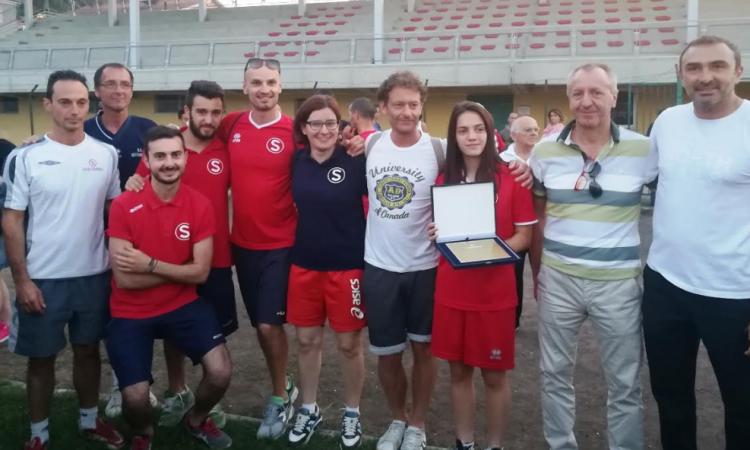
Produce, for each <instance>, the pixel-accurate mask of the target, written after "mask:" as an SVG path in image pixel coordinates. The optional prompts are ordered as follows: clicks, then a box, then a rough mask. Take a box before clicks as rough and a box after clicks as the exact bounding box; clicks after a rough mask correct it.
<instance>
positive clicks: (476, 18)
mask: <svg viewBox="0 0 750 450" xmlns="http://www.w3.org/2000/svg"><path fill="white" fill-rule="evenodd" d="M471 18H472V19H475V20H480V19H484V14H472V15H471Z"/></svg>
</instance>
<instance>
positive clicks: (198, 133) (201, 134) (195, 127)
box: [188, 117, 216, 141]
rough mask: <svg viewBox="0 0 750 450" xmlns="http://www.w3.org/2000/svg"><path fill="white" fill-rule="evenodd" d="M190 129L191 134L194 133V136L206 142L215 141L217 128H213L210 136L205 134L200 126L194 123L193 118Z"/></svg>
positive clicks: (189, 123)
mask: <svg viewBox="0 0 750 450" xmlns="http://www.w3.org/2000/svg"><path fill="white" fill-rule="evenodd" d="M188 127H189V128H190V132H191V133H193V136H195V137H197V138H198V139H201V140H204V141H208V140H210V139H213V137H214V134H216V128H212V130H211V132H210V133H208V134H207V133H204V132H203V131H202V130H201V127H199V126H198V124H196V123H195V122H194V121H193V118H192V117H191V118H190V120H188Z"/></svg>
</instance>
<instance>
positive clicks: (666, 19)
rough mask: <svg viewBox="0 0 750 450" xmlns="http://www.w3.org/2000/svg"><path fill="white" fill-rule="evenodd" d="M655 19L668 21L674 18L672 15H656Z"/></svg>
mask: <svg viewBox="0 0 750 450" xmlns="http://www.w3.org/2000/svg"><path fill="white" fill-rule="evenodd" d="M655 19H656V20H657V21H659V22H667V21H670V20H672V17H671V16H656V17H655Z"/></svg>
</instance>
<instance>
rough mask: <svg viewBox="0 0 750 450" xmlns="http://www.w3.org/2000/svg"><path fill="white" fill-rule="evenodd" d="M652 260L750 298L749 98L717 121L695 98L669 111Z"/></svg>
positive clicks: (707, 287) (683, 278) (689, 283)
mask: <svg viewBox="0 0 750 450" xmlns="http://www.w3.org/2000/svg"><path fill="white" fill-rule="evenodd" d="M651 145H652V146H655V147H656V150H657V151H658V153H659V185H658V189H657V190H656V205H655V208H654V225H653V228H654V240H653V242H652V244H651V250H650V252H649V256H648V264H649V266H651V267H652V268H653V269H654V270H656V271H657V272H659V273H661V274H662V275H663V276H664V277H665V278H666V279H667V280H669V281H670V282H671V283H672V284H674V285H676V286H677V287H679V288H681V289H684V290H686V291H688V292H692V293H695V294H698V295H704V296H708V297H718V298H732V299H750V102H749V101H747V100H745V101H743V103H742V105H741V106H740V108H739V109H738V110H737V111H735V112H734V113H732V114H731V115H729V116H727V117H724V118H722V119H717V120H703V119H699V118H698V117H696V116H695V113H694V111H693V104H692V103H689V104H686V105H680V106H675V107H673V108H669V109H667V110H666V111H664V112H663V113H662V114H661V115H660V116H659V118H658V119H657V120H656V123H654V127H653V130H652V131H651Z"/></svg>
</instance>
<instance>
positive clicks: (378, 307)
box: [363, 263, 436, 356]
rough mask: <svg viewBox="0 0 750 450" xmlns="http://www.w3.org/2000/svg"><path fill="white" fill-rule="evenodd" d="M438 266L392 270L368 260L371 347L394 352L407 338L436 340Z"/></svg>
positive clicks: (365, 283)
mask: <svg viewBox="0 0 750 450" xmlns="http://www.w3.org/2000/svg"><path fill="white" fill-rule="evenodd" d="M435 274H436V269H427V270H418V271H416V272H404V273H398V272H390V271H388V270H385V269H381V268H379V267H375V266H373V265H370V264H367V263H365V273H364V279H363V287H364V293H365V296H364V300H365V307H366V309H367V326H368V328H369V336H370V351H371V352H372V353H374V354H376V355H379V356H382V355H393V354H396V353H401V352H403V351H404V349H406V341H407V340H410V341H413V342H430V341H431V340H432V311H433V304H434V302H435V300H434V297H435Z"/></svg>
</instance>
